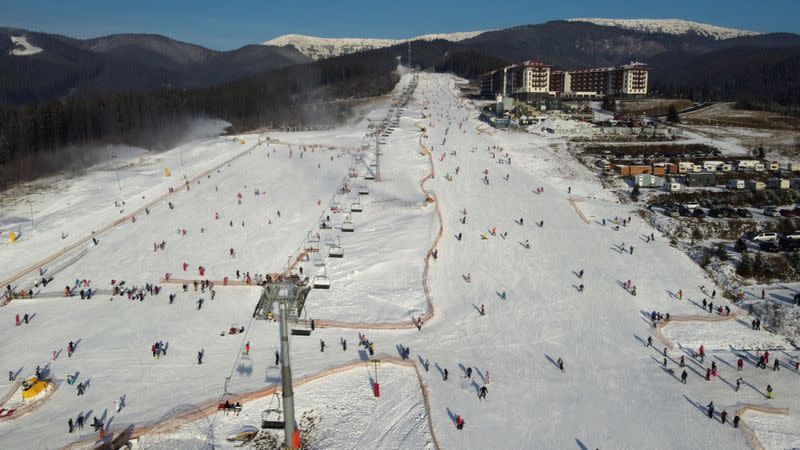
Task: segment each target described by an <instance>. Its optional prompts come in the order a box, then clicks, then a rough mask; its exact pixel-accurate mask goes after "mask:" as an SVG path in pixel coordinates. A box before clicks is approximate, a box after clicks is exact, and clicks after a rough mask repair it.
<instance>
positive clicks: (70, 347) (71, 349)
mask: <svg viewBox="0 0 800 450" xmlns="http://www.w3.org/2000/svg"><path fill="white" fill-rule="evenodd" d="M73 353H75V343H74V342H72V341H69V344H67V357H68V358H72V354H73Z"/></svg>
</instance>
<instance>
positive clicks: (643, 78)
mask: <svg viewBox="0 0 800 450" xmlns="http://www.w3.org/2000/svg"><path fill="white" fill-rule="evenodd" d="M648 70H649V68H648V67H647V65H646V64H643V63H638V62H632V63H629V64H625V65H621V66H614V67H600V68H595V69H577V70H551V66H549V65H547V64H543V63H541V62H539V61H525V62H521V63H519V64H514V65H511V66H506V67H503V68H502V69H498V70H493V71H491V72H488V73H485V74H483V75H481V95H483V96H484V97H486V98H494V97H495V96H497V95H498V94H501V95H503V96H504V97H514V98H518V99H521V100H528V99H530V98H536V97H542V96H548V95H549V96H556V97H564V98H597V97H603V96H606V95H615V96H642V95H647V74H648Z"/></svg>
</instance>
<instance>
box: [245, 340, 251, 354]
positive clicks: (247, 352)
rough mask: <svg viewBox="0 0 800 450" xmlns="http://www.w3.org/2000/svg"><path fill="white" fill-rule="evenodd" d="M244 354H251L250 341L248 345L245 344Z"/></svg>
mask: <svg viewBox="0 0 800 450" xmlns="http://www.w3.org/2000/svg"><path fill="white" fill-rule="evenodd" d="M244 354H245V355H249V354H250V341H247V343H246V344H244Z"/></svg>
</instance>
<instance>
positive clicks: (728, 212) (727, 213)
mask: <svg viewBox="0 0 800 450" xmlns="http://www.w3.org/2000/svg"><path fill="white" fill-rule="evenodd" d="M721 209H722V216H723V217H728V218H731V217H736V210H735V209H733V208H731V207H730V206H725V207H723V208H721Z"/></svg>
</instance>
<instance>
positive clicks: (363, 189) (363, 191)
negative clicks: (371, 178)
mask: <svg viewBox="0 0 800 450" xmlns="http://www.w3.org/2000/svg"><path fill="white" fill-rule="evenodd" d="M358 194H359V195H369V189H367V187H366V186H359V188H358Z"/></svg>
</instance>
